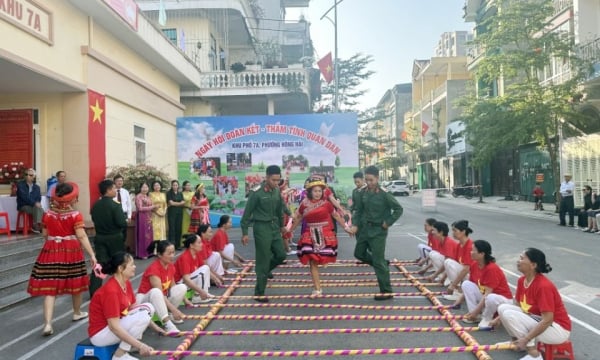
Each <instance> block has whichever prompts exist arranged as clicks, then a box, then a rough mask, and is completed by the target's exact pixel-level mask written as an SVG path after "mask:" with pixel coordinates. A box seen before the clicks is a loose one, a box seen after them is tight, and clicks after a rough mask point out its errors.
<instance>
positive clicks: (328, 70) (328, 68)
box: [325, 65, 333, 73]
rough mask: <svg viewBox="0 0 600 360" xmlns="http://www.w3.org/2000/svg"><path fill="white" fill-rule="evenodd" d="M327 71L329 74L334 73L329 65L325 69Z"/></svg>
mask: <svg viewBox="0 0 600 360" xmlns="http://www.w3.org/2000/svg"><path fill="white" fill-rule="evenodd" d="M325 71H327V72H328V73H330V72H332V71H333V69H332V68H331V65H327V68H326V69H325Z"/></svg>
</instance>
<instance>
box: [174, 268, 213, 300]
mask: <svg viewBox="0 0 600 360" xmlns="http://www.w3.org/2000/svg"><path fill="white" fill-rule="evenodd" d="M190 280H192V282H193V283H194V284H196V286H197V287H199V288H200V289H202V290H204V291H205V292H207V293H208V289H209V288H210V268H209V267H208V265H202V266H200V267H199V268H197V269H196V270H194V272H193V273H191V274H190ZM178 284H184V282H183V280H180V281H179V282H178Z"/></svg>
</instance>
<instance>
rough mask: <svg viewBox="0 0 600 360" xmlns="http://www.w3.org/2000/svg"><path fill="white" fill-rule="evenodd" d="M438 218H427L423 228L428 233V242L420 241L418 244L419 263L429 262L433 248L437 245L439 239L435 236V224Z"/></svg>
mask: <svg viewBox="0 0 600 360" xmlns="http://www.w3.org/2000/svg"><path fill="white" fill-rule="evenodd" d="M435 222H436V220H435V219H434V218H427V219H425V224H424V225H423V230H425V232H426V233H427V244H423V243H421V242H420V243H419V245H417V250H418V252H419V257H418V258H417V265H419V266H424V265H425V264H426V263H427V259H428V255H429V253H430V252H431V250H434V249H433V248H434V247H437V241H436V240H435V237H434V236H433V224H435Z"/></svg>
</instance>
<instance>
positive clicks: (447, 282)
mask: <svg viewBox="0 0 600 360" xmlns="http://www.w3.org/2000/svg"><path fill="white" fill-rule="evenodd" d="M444 286H450V279H448V278H446V280H444Z"/></svg>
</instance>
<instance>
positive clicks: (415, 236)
mask: <svg viewBox="0 0 600 360" xmlns="http://www.w3.org/2000/svg"><path fill="white" fill-rule="evenodd" d="M406 234H407V235H408V236H411V237H414V238H415V239H417V240H419V241H420V242H422V243H424V244H427V240H424V239H421V237H420V236H419V235H415V234H413V233H406Z"/></svg>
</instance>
